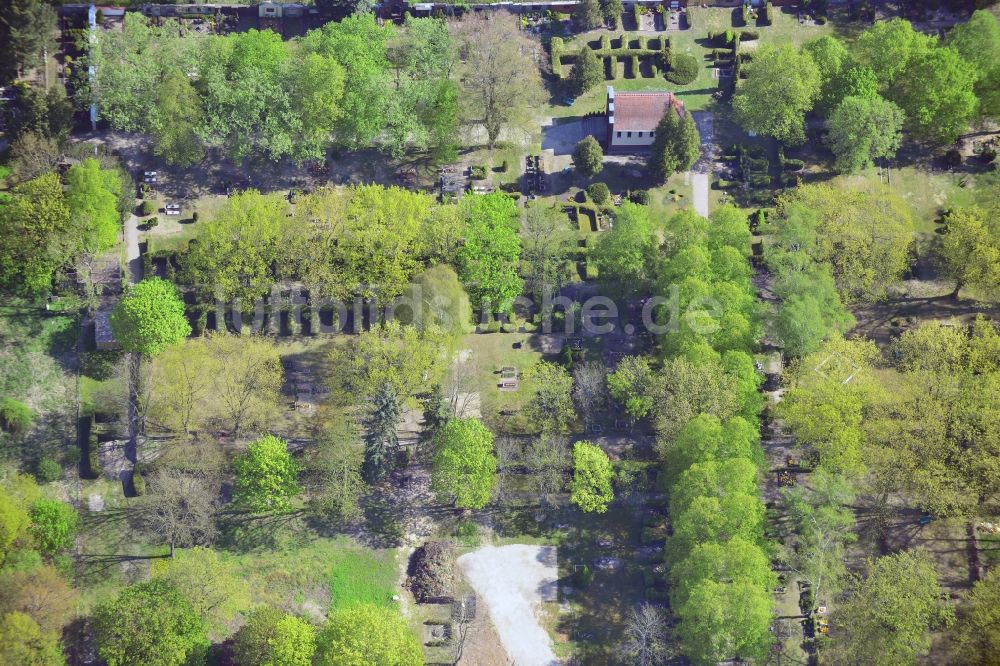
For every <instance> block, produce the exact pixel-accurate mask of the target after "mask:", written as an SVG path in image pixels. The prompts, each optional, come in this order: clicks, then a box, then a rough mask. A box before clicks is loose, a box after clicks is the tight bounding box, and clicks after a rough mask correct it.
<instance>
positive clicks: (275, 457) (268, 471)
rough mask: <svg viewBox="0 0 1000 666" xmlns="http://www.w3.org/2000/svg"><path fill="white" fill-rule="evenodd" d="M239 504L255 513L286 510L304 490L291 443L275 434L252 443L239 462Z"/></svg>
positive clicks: (237, 490)
mask: <svg viewBox="0 0 1000 666" xmlns="http://www.w3.org/2000/svg"><path fill="white" fill-rule="evenodd" d="M235 467H236V485H235V488H234V491H235V497H236V502H237V503H239V504H241V505H243V506H246V507H247V508H249V509H251V510H252V511H255V512H266V511H285V510H287V509H289V508H290V507H291V499H292V498H293V497H295V495H297V494H299V492H300V491H301V489H300V487H299V484H298V480H297V477H298V473H299V466H298V464H297V463H296V462H295V461H294V460H293V459H292V456H291V454H289V453H288V444H287V443H286V442H285V441H284V440H283V439H279V438H277V437H275V436H273V435H265V436H264V437H261V438H260V439H258V440H256V441H254V442H251V443H250V445H249V446H247V450H246V453H244V454H243V455H242V456H240V458H238V459H237V461H236V465H235Z"/></svg>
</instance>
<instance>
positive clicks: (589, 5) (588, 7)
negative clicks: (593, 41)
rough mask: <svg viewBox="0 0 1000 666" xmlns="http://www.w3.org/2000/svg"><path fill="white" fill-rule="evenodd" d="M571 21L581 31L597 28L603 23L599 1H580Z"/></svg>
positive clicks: (602, 13) (602, 12)
mask: <svg viewBox="0 0 1000 666" xmlns="http://www.w3.org/2000/svg"><path fill="white" fill-rule="evenodd" d="M573 20H574V21H575V22H576V24H577V26H579V27H580V29H581V30H593V29H594V28H599V27H600V26H601V24H602V23H604V11H603V10H602V9H601V3H600V2H599V0H582V2H580V4H579V5H577V7H576V11H574V12H573ZM585 48H586V47H585Z"/></svg>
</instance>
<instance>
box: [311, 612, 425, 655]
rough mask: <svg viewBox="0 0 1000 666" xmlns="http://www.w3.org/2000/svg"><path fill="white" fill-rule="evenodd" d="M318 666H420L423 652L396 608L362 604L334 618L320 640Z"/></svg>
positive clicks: (331, 616) (332, 617)
mask: <svg viewBox="0 0 1000 666" xmlns="http://www.w3.org/2000/svg"><path fill="white" fill-rule="evenodd" d="M317 642H318V650H317V653H316V663H317V665H318V666H369V664H393V665H394V666H420V664H423V663H424V655H423V650H422V649H421V647H420V643H419V642H418V641H417V639H416V637H415V636H413V634H411V633H410V629H409V627H407V626H406V621H405V620H404V619H403V617H402V616H401V615H400V614H399V612H398V611H397V610H396V609H395V608H380V607H378V606H373V605H370V604H360V605H356V606H351V607H349V608H345V609H342V610H338V611H336V612H334V613H332V614H331V615H330V619H329V622H328V623H327V626H326V628H325V629H324V630H323V631H322V632H321V633H320V635H319V639H318V641H317Z"/></svg>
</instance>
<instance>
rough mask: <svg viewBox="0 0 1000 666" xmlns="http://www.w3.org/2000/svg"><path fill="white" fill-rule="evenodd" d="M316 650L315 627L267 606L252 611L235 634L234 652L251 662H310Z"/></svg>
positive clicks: (270, 665)
mask: <svg viewBox="0 0 1000 666" xmlns="http://www.w3.org/2000/svg"><path fill="white" fill-rule="evenodd" d="M315 652H316V629H315V627H313V626H312V625H311V624H309V623H308V622H306V621H305V620H303V619H301V618H298V617H295V616H294V615H289V614H288V613H285V612H282V611H280V610H278V609H276V608H269V607H267V606H260V607H258V608H255V609H253V610H252V611H250V612H249V613H248V614H247V623H246V624H244V625H243V626H242V627H241V628H240V630H239V631H237V632H236V635H235V636H234V637H233V654H234V656H235V657H236V660H237V662H238V663H240V664H247V666H310V665H311V664H312V658H313V653H315Z"/></svg>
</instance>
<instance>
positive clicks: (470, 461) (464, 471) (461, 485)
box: [431, 418, 497, 509]
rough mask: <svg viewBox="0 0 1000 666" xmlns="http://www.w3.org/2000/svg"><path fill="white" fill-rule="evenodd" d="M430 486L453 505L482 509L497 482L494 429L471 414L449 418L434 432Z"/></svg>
mask: <svg viewBox="0 0 1000 666" xmlns="http://www.w3.org/2000/svg"><path fill="white" fill-rule="evenodd" d="M434 448H435V449H436V451H435V454H434V468H433V471H432V474H431V487H432V488H433V489H434V491H435V492H436V493H438V495H440V496H442V497H445V498H451V497H453V498H454V500H455V505H456V506H460V507H463V508H467V509H481V508H483V507H484V506H486V504H487V503H489V501H490V498H491V497H492V495H493V488H494V487H495V486H496V473H497V459H496V456H495V455H494V453H493V433H491V432H490V431H489V429H488V428H487V427H486V426H485V425H483V423H482V422H481V421H479V420H478V419H474V418H460V419H451V420H450V421H448V423H446V424H445V425H444V427H443V428H441V430H439V431H438V433H437V434H436V435H435V438H434Z"/></svg>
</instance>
